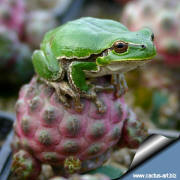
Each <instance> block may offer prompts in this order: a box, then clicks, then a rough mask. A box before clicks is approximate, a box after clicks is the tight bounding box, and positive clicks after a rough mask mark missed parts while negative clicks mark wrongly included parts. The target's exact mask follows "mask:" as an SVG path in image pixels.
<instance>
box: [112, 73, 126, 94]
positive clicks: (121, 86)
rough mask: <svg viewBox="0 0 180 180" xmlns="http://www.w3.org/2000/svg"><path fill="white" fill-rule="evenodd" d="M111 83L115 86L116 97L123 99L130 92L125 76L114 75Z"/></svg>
mask: <svg viewBox="0 0 180 180" xmlns="http://www.w3.org/2000/svg"><path fill="white" fill-rule="evenodd" d="M111 83H112V84H113V85H114V86H115V96H116V97H121V96H122V95H124V94H125V93H126V92H127V90H128V86H127V83H126V79H125V77H124V74H113V75H112V79H111Z"/></svg>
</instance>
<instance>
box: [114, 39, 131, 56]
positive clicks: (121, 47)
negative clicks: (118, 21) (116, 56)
mask: <svg viewBox="0 0 180 180" xmlns="http://www.w3.org/2000/svg"><path fill="white" fill-rule="evenodd" d="M113 49H114V51H115V52H117V53H123V52H126V51H127V49H128V44H127V43H125V42H122V41H116V42H115V43H114V44H113Z"/></svg>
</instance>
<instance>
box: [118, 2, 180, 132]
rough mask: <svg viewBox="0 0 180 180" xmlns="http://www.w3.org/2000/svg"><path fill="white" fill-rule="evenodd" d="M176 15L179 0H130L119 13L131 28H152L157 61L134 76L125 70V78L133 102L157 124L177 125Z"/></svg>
mask: <svg viewBox="0 0 180 180" xmlns="http://www.w3.org/2000/svg"><path fill="white" fill-rule="evenodd" d="M135 9H136V11H134V10H135ZM179 18H180V1H179V0H173V1H169V0H158V1H156V0H146V1H145V0H137V1H133V2H130V3H128V4H127V5H126V6H125V8H124V10H123V13H122V16H121V21H122V22H123V23H124V24H125V25H126V26H127V27H128V28H129V29H130V30H132V31H136V30H139V29H141V28H142V27H150V28H151V29H152V30H153V32H154V35H155V36H154V41H155V44H156V47H157V51H158V55H157V56H156V61H154V63H152V64H151V65H150V66H148V68H146V67H144V69H142V70H141V71H139V72H137V71H136V72H132V73H136V75H135V76H134V75H132V74H131V73H130V74H128V78H129V80H130V81H131V82H132V86H133V88H134V91H135V93H134V102H133V103H134V106H137V107H141V108H142V109H143V110H144V111H145V112H146V113H149V115H148V116H149V118H150V119H151V120H152V122H153V123H154V124H155V125H156V126H157V127H159V128H166V129H180V114H179V113H180V103H179V101H180V95H179V94H180V85H179V84H180V72H179V69H180V21H179ZM131 75H132V76H133V77H134V78H135V77H136V80H135V79H134V78H133V79H132V77H131ZM134 80H135V81H134ZM133 82H136V85H135V84H133ZM137 82H138V83H137ZM129 84H131V83H129ZM142 97H143V98H142ZM142 101H143V102H142ZM145 104H146V105H145ZM141 115H142V112H141Z"/></svg>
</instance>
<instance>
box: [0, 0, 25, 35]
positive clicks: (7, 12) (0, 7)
mask: <svg viewBox="0 0 180 180" xmlns="http://www.w3.org/2000/svg"><path fill="white" fill-rule="evenodd" d="M24 18H25V6H24V1H23V0H0V26H6V27H7V28H8V29H11V30H12V31H15V32H17V33H18V34H19V35H21V33H22V30H23V24H24Z"/></svg>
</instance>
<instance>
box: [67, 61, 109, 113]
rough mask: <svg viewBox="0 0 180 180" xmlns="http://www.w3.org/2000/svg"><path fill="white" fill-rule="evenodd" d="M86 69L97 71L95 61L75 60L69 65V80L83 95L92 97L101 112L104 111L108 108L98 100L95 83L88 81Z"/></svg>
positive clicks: (75, 89)
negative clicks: (88, 82)
mask: <svg viewBox="0 0 180 180" xmlns="http://www.w3.org/2000/svg"><path fill="white" fill-rule="evenodd" d="M84 71H97V65H96V63H95V62H78V61H74V62H72V63H71V64H70V65H69V69H68V80H69V83H70V85H71V86H72V88H73V89H74V91H76V92H79V93H80V94H81V97H85V98H88V99H92V100H93V101H94V103H95V104H96V106H97V108H98V110H99V112H101V113H103V112H104V111H105V109H106V107H105V106H104V104H103V103H102V102H101V101H100V100H98V98H97V95H96V89H95V85H91V84H89V85H88V84H87V83H86V76H85V72H84Z"/></svg>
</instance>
